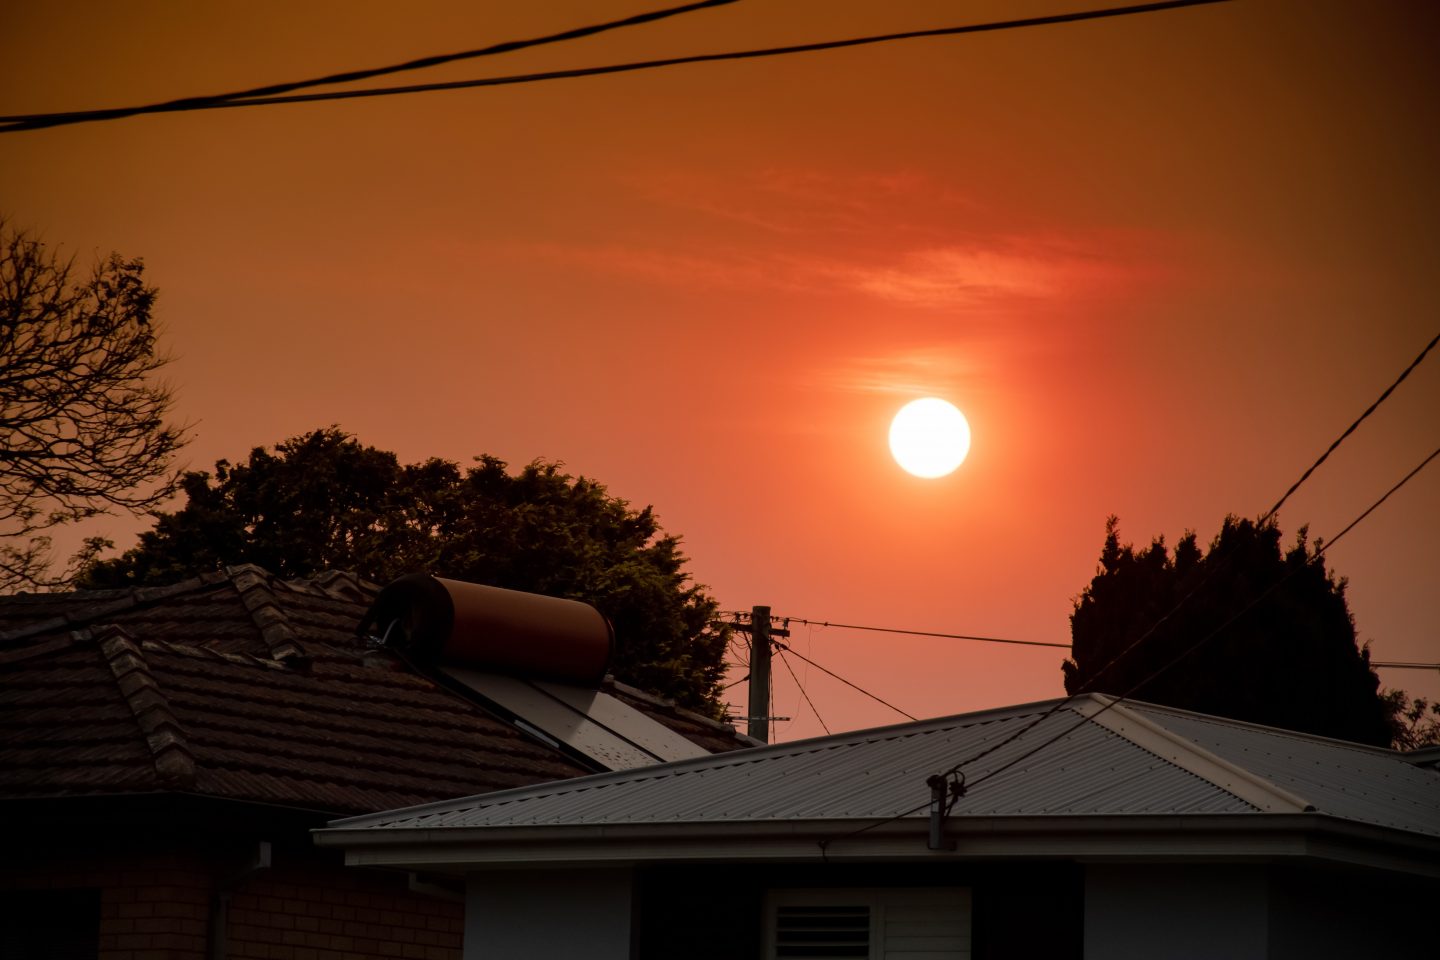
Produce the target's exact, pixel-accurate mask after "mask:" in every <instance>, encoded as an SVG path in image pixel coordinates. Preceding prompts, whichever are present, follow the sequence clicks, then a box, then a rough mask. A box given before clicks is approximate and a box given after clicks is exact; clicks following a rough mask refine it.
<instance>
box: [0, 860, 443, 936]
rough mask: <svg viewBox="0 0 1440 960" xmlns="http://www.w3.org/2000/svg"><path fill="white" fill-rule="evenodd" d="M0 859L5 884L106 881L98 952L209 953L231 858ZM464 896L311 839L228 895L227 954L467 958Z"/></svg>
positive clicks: (86, 885) (51, 886)
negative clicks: (418, 886)
mask: <svg viewBox="0 0 1440 960" xmlns="http://www.w3.org/2000/svg"><path fill="white" fill-rule="evenodd" d="M6 860H7V862H4V863H3V864H0V890H24V891H31V892H38V891H46V890H96V891H98V892H99V907H100V923H99V953H98V957H99V960H206V957H207V951H208V949H209V940H208V934H209V924H210V906H211V896H212V892H213V890H214V878H215V877H217V876H224V875H226V874H227V873H230V872H232V871H233V870H234V869H235V867H234V863H233V857H232V858H226V859H225V860H223V861H216V860H213V859H207V858H206V857H205V856H204V855H201V854H190V853H173V852H172V853H151V852H135V851H131V852H128V853H106V852H102V851H74V850H72V851H70V852H64V851H59V850H53V849H51V850H38V851H37V850H31V851H28V852H26V853H25V854H23V855H21V856H17V857H8V858H6ZM463 928H464V920H463V905H462V904H461V903H459V902H456V901H451V900H444V899H437V898H434V897H429V896H423V895H420V894H414V893H410V892H409V891H408V890H407V888H406V878H405V875H404V874H396V873H385V872H380V871H370V870H361V869H357V868H350V867H345V866H342V865H341V864H339V863H337V862H333V861H328V860H327V859H326V858H325V856H324V855H322V854H319V853H318V852H310V851H307V850H305V849H303V848H299V847H297V848H278V849H276V850H275V853H274V865H273V867H272V868H271V869H269V870H264V871H262V872H260V873H258V874H255V875H254V876H253V877H251V878H250V879H248V880H246V881H245V882H243V883H242V884H241V885H240V886H239V887H238V888H237V889H235V890H234V891H233V893H232V894H231V896H230V903H229V923H228V926H227V930H228V936H227V944H226V956H227V960H382V958H383V960H460V939H461V932H462V930H463Z"/></svg>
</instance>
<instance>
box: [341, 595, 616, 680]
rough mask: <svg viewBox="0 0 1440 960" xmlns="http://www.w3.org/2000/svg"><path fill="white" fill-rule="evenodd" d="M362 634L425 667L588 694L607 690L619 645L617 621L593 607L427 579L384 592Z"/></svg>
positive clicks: (371, 610)
mask: <svg viewBox="0 0 1440 960" xmlns="http://www.w3.org/2000/svg"><path fill="white" fill-rule="evenodd" d="M362 626H368V629H369V630H370V632H372V633H374V634H376V635H378V636H382V637H384V638H385V645H386V646H387V647H392V648H394V649H396V650H399V651H400V652H402V653H404V654H405V655H406V656H408V657H410V658H411V659H413V660H415V661H416V662H418V663H419V664H421V665H424V666H436V665H440V664H444V665H448V666H456V667H473V668H476V669H480V670H493V671H496V672H498V673H508V674H511V675H514V676H523V677H530V678H534V679H540V680H556V681H560V682H563V683H574V684H579V685H582V686H587V687H596V686H599V685H600V681H601V680H602V679H604V677H605V672H606V669H607V668H608V666H609V664H610V655H611V651H612V650H613V648H614V645H615V636H614V631H613V630H612V629H611V627H610V621H608V620H606V619H605V617H604V616H603V615H602V614H601V613H600V611H599V610H596V609H595V608H594V607H592V606H590V604H588V603H582V602H580V601H578V600H562V599H560V598H558V597H546V596H541V595H540V594H538V593H522V592H521V591H519V590H505V589H502V588H500V587H487V586H483V585H481V584H478V583H465V582H463V581H460V580H442V579H440V578H439V577H432V576H429V575H427V574H411V575H410V576H407V577H401V578H400V579H399V580H396V581H395V582H394V583H392V584H390V585H389V586H387V587H385V589H383V590H381V591H380V595H379V596H378V597H376V598H375V603H374V604H373V605H372V606H371V607H370V612H369V613H368V614H366V617H365V621H364V622H363V624H362Z"/></svg>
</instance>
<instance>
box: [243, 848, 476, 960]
mask: <svg viewBox="0 0 1440 960" xmlns="http://www.w3.org/2000/svg"><path fill="white" fill-rule="evenodd" d="M463 929H464V916H463V905H462V904H460V903H458V902H455V901H450V900H441V899H436V898H434V897H428V896H421V895H419V894H413V893H410V892H408V891H407V890H406V883H405V878H404V876H403V875H399V874H386V873H380V872H377V871H367V870H360V869H356V868H343V867H328V866H324V865H319V864H313V863H311V864H304V863H302V864H290V865H286V864H284V863H283V862H281V861H280V860H279V859H278V858H277V862H276V865H275V868H274V869H272V870H268V871H266V872H264V873H262V874H259V875H257V876H256V877H255V878H254V879H252V880H250V881H249V882H248V883H246V884H245V885H244V886H243V887H242V888H241V889H239V890H237V891H236V892H235V894H234V895H233V897H232V898H231V901H230V948H229V951H228V954H229V960H372V958H376V960H378V958H387V960H389V958H400V960H460V935H461V932H462V930H463Z"/></svg>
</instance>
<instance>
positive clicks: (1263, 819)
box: [314, 813, 1440, 877]
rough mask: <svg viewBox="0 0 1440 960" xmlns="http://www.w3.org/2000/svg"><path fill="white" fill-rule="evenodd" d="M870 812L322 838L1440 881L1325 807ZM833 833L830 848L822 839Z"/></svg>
mask: <svg viewBox="0 0 1440 960" xmlns="http://www.w3.org/2000/svg"><path fill="white" fill-rule="evenodd" d="M873 822H874V821H871V820H854V819H849V820H806V821H762V822H758V823H757V822H750V823H736V822H714V821H711V822H689V823H664V824H656V823H641V824H633V823H632V824H588V825H575V824H564V825H558V824H557V825H545V826H518V827H488V828H487V827H452V828H436V829H416V828H398V829H385V828H363V827H351V828H346V827H332V828H329V829H322V830H317V831H315V832H314V839H315V843H316V844H317V845H319V846H325V847H340V848H343V849H344V850H345V861H346V863H347V864H349V865H352V866H387V867H395V868H401V869H409V870H419V871H426V872H432V873H454V874H459V873H464V872H466V871H467V870H472V869H477V868H499V869H504V868H518V867H527V866H530V867H534V866H554V867H559V866H598V865H606V864H608V865H632V864H637V863H647V862H664V861H669V862H675V861H681V860H683V861H689V862H729V863H744V862H770V863H773V862H779V861H785V862H807V861H808V862H822V861H827V862H834V861H849V862H866V861H869V862H873V861H876V860H885V861H891V862H893V861H907V862H919V861H926V860H931V859H934V858H936V857H940V858H947V859H950V860H985V859H1009V860H1016V859H1055V858H1065V859H1073V860H1079V861H1086V862H1088V861H1102V860H1111V861H1113V860H1155V861H1165V860H1171V861H1174V860H1192V861H1193V860H1195V859H1196V858H1206V859H1211V860H1226V859H1231V860H1233V859H1246V860H1256V859H1266V860H1268V859H1289V858H1312V859H1324V860H1338V861H1343V862H1353V863H1367V864H1370V865H1373V866H1381V867H1383V868H1385V869H1391V870H1400V871H1403V872H1410V873H1420V874H1423V875H1429V876H1436V877H1440V837H1434V836H1429V835H1424V834H1415V833H1411V832H1408V831H1403V830H1396V829H1394V828H1391V827H1383V826H1379V825H1373V824H1364V823H1356V822H1354V821H1349V820H1343V819H1340V818H1338V817H1333V816H1330V815H1327V814H1320V813H1294V814H1263V815H1262V814H1253V813H1240V814H1190V815H1186V814H1181V815H1167V814H1152V815H1144V816H1137V815H1129V816H1127V815H1108V814H1107V815H1080V816H1069V817H1056V816H1047V817H1043V818H1037V817H975V816H964V817H951V818H950V819H949V820H948V821H947V839H950V840H954V841H955V842H956V847H955V848H954V849H953V850H949V849H942V850H931V849H929V848H928V847H927V844H926V837H927V829H928V822H927V820H926V819H925V818H923V817H910V818H906V819H902V820H897V821H892V822H889V823H884V824H881V825H879V826H876V827H874V828H872V829H869V830H867V831H865V832H864V833H863V834H856V832H855V831H856V829H857V827H859V826H865V825H867V824H870V823H873ZM822 840H824V841H827V842H826V846H825V849H824V850H823V851H822V850H821V847H820V841H822Z"/></svg>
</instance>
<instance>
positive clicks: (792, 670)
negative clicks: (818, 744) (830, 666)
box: [780, 646, 830, 733]
mask: <svg viewBox="0 0 1440 960" xmlns="http://www.w3.org/2000/svg"><path fill="white" fill-rule="evenodd" d="M780 662H781V663H783V664H785V669H786V670H788V671H789V672H790V679H791V680H794V681H795V688H796V689H797V690H799V691H800V696H802V697H804V698H805V702H806V703H807V704H809V706H810V712H811V713H813V714H815V719H816V720H819V721H820V727H821V729H823V730H824V731H825V732H826V733H829V732H830V727H829V726H828V725H827V724H826V723H825V718H824V717H822V716H820V711H819V710H816V709H815V701H813V700H811V699H810V694H808V693H806V692H805V684H803V683H801V682H800V678H799V677H797V676H796V675H795V668H794V667H792V666H790V658H789V657H787V656H785V648H784V647H783V646H782V647H781V648H780Z"/></svg>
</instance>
